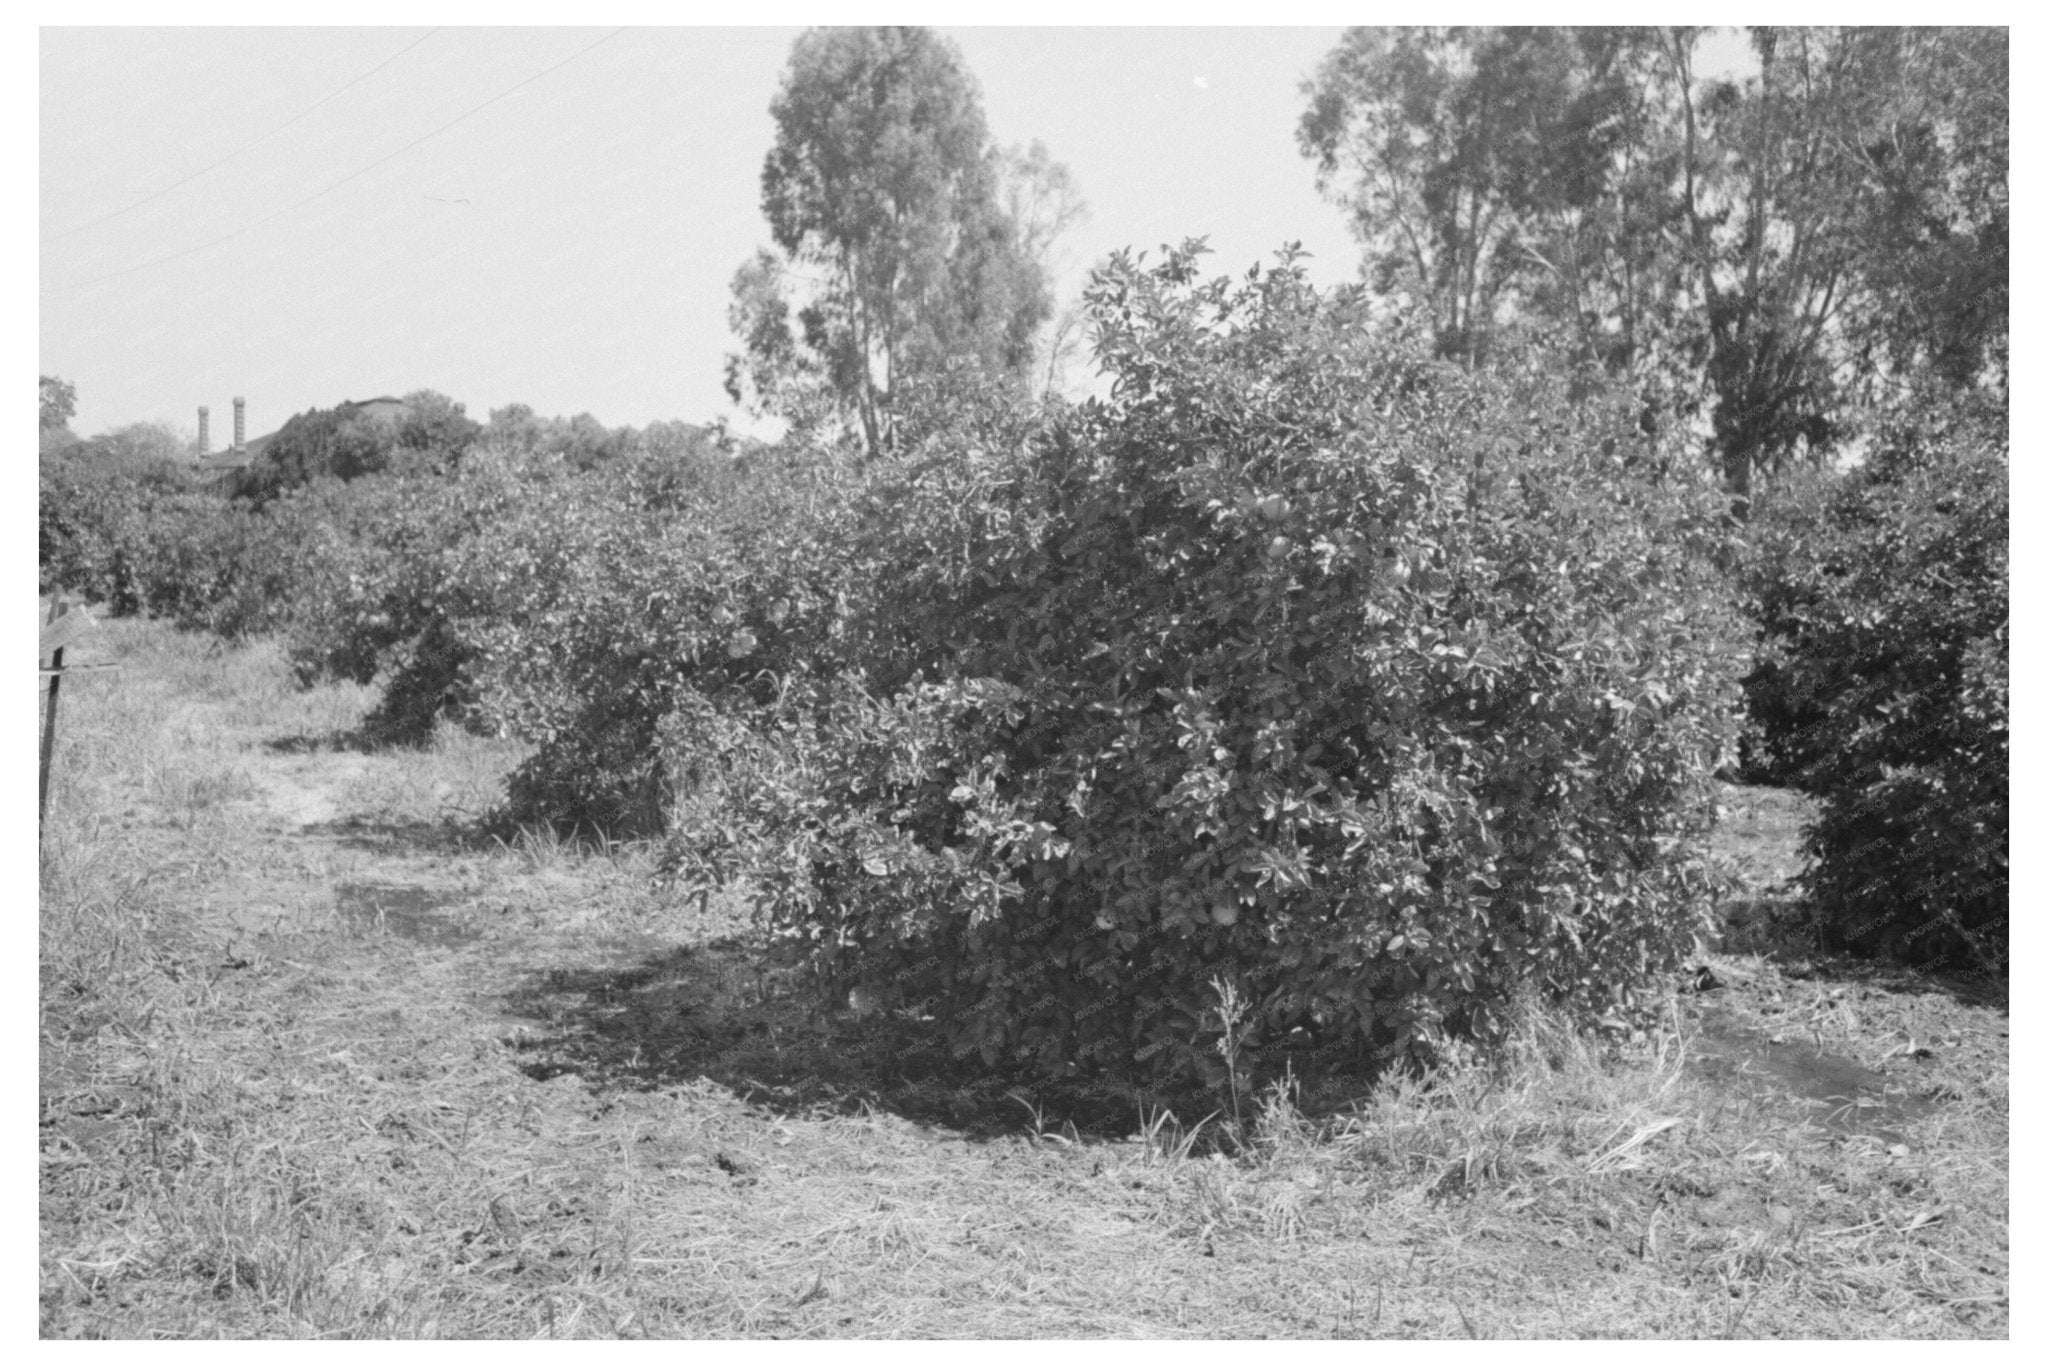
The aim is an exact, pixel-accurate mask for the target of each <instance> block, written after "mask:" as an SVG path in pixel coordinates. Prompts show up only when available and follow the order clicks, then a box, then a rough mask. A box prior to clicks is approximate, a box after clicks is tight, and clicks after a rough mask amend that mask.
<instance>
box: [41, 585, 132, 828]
mask: <svg viewBox="0 0 2048 1366" xmlns="http://www.w3.org/2000/svg"><path fill="white" fill-rule="evenodd" d="M92 626H93V620H92V618H91V617H89V616H87V615H86V613H85V608H83V607H80V608H78V609H77V610H75V611H74V610H72V609H71V608H70V607H69V606H68V605H67V604H66V603H65V601H64V594H63V593H62V592H61V591H60V592H59V593H57V594H56V595H55V596H54V597H52V598H51V599H50V616H49V619H48V620H47V621H45V622H44V623H43V629H42V632H41V634H40V635H39V636H38V637H37V640H36V659H37V661H38V667H37V669H36V672H37V673H38V674H39V675H41V676H42V677H45V678H48V679H49V680H50V696H49V700H48V701H47V702H45V703H44V705H43V752H42V763H41V765H40V768H39V771H38V773H37V776H36V843H37V844H39V845H40V844H41V843H42V840H43V813H44V812H46V811H48V810H49V807H50V756H51V754H53V753H54V752H55V751H56V748H57V687H58V685H59V684H61V683H62V682H63V681H64V675H65V673H67V672H70V673H77V672H78V671H79V669H80V668H84V669H87V670H93V669H110V668H116V667H119V666H117V665H112V664H86V665H82V666H74V667H73V668H71V669H70V670H66V669H65V667H64V647H65V646H66V645H69V644H70V643H71V642H72V641H74V640H76V639H78V638H79V637H80V636H82V635H84V634H85V633H86V632H87V631H89V630H91V629H92ZM45 655H48V656H49V658H50V662H49V663H48V664H47V665H44V664H42V663H41V660H42V658H43V656H45Z"/></svg>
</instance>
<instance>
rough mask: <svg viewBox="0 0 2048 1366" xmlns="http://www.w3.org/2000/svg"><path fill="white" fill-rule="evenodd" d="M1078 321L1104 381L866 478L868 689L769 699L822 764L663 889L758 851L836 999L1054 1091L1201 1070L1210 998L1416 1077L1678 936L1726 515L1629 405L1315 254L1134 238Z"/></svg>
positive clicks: (862, 631)
mask: <svg viewBox="0 0 2048 1366" xmlns="http://www.w3.org/2000/svg"><path fill="white" fill-rule="evenodd" d="M1090 302H1091V307H1092V309H1093V313H1094V322H1095V327H1096V329H1097V334H1098V337H1099V339H1100V340H1099V355H1098V360H1099V362H1100V364H1102V365H1103V366H1104V367H1105V369H1106V372H1107V373H1108V374H1109V375H1110V376H1112V377H1113V380H1114V392H1113V396H1112V397H1111V399H1110V400H1109V401H1107V402H1106V403H1091V404H1089V405H1087V406H1085V407H1083V408H1080V409H1076V410H1059V409H1055V410H1051V411H1049V412H1047V413H1046V414H1045V415H1044V416H1042V417H1040V418H1038V419H1035V420H1034V419H1032V418H1030V417H1029V416H1028V415H1024V416H1022V417H1020V418H1018V419H1017V420H1008V419H1005V420H999V421H995V422H992V423H989V424H987V425H986V427H985V429H984V430H981V431H978V432H976V431H963V432H957V433H952V434H941V435H940V436H937V437H935V438H934V439H933V440H932V441H931V442H928V443H927V445H926V447H925V448H924V449H923V450H921V451H920V452H917V453H915V454H913V455H911V456H909V457H906V458H905V459H904V461H902V462H901V463H900V464H898V465H894V466H891V467H890V468H889V470H888V471H887V473H886V475H885V476H884V477H881V478H879V479H878V482H877V484H876V486H875V488H874V489H873V490H872V492H871V493H870V495H869V496H868V514H867V515H866V516H865V517H861V518H856V519H854V520H853V522H852V525H853V526H855V527H864V528H865V531H863V532H856V533H855V534H856V535H857V536H864V537H865V538H866V539H865V540H864V542H863V543H862V545H863V548H864V549H863V552H857V553H855V554H853V555H852V556H850V557H849V558H851V559H853V560H856V561H860V562H863V563H865V564H867V565H868V566H869V568H868V569H867V570H866V571H864V578H865V581H867V582H869V583H870V584H871V588H870V590H869V592H868V593H867V594H866V597H867V602H866V603H865V605H863V606H861V607H858V608H857V609H856V616H857V617H860V618H861V620H860V621H858V622H856V623H855V625H854V627H853V628H852V629H853V634H854V635H855V636H856V637H858V639H859V642H860V643H859V645H858V647H857V648H856V650H855V654H854V658H855V660H856V661H858V662H859V663H861V664H862V665H864V666H865V669H866V672H865V674H864V675H861V674H856V673H854V672H852V671H848V672H846V673H844V674H842V675H841V676H839V677H838V678H837V679H836V680H832V681H829V682H828V683H825V684H821V685H820V686H819V687H817V688H815V689H813V690H812V692H811V695H810V698H809V703H808V705H807V706H806V707H803V708H795V707H792V706H788V705H785V707H784V709H783V711H782V712H781V713H780V715H781V724H782V725H783V726H784V727H786V728H788V729H785V730H784V731H782V732H780V734H781V735H783V736H785V737H786V736H787V735H789V734H790V733H792V732H794V733H797V734H800V736H801V740H800V742H798V743H796V744H795V745H794V747H793V748H794V751H795V752H797V753H799V754H800V755H801V756H802V757H801V762H800V763H797V764H793V765H792V764H783V765H781V766H777V765H775V764H773V763H769V762H761V763H758V764H755V765H754V766H753V767H752V768H751V769H750V771H749V776H748V777H747V779H746V781H743V782H739V783H737V784H736V785H735V786H734V788H733V789H732V790H733V793H734V796H735V808H736V809H737V810H739V811H741V812H743V813H744V817H743V819H737V820H733V821H732V822H731V823H729V824H728V825H726V826H725V827H723V828H718V829H685V830H683V831H681V832H679V834H678V837H677V838H676V840H675V841H674V843H673V845H672V851H671V862H672V865H673V867H674V868H675V870H676V872H677V874H678V875H679V876H681V877H683V878H685V879H694V878H699V877H707V876H715V875H719V874H730V873H732V872H735V871H738V870H740V869H742V868H743V869H744V870H745V871H746V872H747V873H748V874H749V876H750V877H751V879H752V884H751V885H753V886H754V887H755V888H756V889H757V890H758V892H759V894H760V895H761V897H762V899H763V901H764V903H765V904H766V906H767V908H768V912H769V915H770V918H771V923H772V924H773V925H774V926H775V927H777V928H778V929H779V930H781V931H782V932H783V934H784V935H785V936H787V937H788V939H789V941H790V942H791V943H793V944H794V945H796V946H798V947H799V948H800V950H801V951H802V952H804V953H806V954H807V955H808V956H809V958H810V961H811V962H812V964H813V965H814V966H815V967H816V968H818V969H819V970H820V972H821V973H822V974H823V976H824V977H825V979H826V980H827V981H828V982H829V983H830V984H832V986H833V987H834V988H835V989H838V990H846V989H849V988H858V989H859V991H860V993H861V998H862V999H863V1000H873V1001H877V1002H880V1003H883V1004H887V1005H892V1006H895V1007H899V1008H901V1009H903V1010H905V1011H908V1012H911V1013H912V1014H914V1015H929V1016H933V1017H936V1019H937V1020H938V1021H939V1022H940V1023H941V1026H942V1027H943V1028H944V1029H945V1030H947V1031H948V1033H949V1036H950V1038H951V1039H952V1042H953V1045H954V1047H955V1048H956V1049H957V1050H958V1051H959V1052H961V1053H976V1054H979V1055H980V1056H981V1057H983V1058H985V1059H988V1060H991V1061H993V1060H996V1059H999V1058H1004V1059H1011V1060H1024V1061H1028V1062H1030V1063H1032V1064H1034V1065H1036V1066H1038V1067H1040V1068H1043V1069H1045V1070H1046V1071H1048V1072H1051V1073H1055V1074H1057V1073H1060V1072H1063V1071H1067V1070H1069V1069H1074V1068H1094V1067H1100V1066H1114V1067H1118V1068H1124V1067H1129V1066H1132V1065H1137V1066H1140V1067H1143V1068H1149V1069H1152V1070H1155V1071H1161V1072H1183V1073H1184V1072H1187V1071H1190V1070H1193V1071H1203V1070H1207V1069H1210V1068H1212V1067H1213V1066H1215V1065H1216V1055H1215V1052H1214V1050H1213V1049H1211V1048H1210V1047H1209V1046H1208V1045H1209V1043H1210V1042H1211V1039H1212V1038H1213V1035H1211V1034H1210V1033H1209V1032H1208V1025H1207V1024H1205V1019H1206V1018H1207V1017H1206V1016H1205V1003H1207V1002H1210V1001H1212V1000H1213V988H1212V983H1213V982H1217V981H1222V982H1227V983H1229V984H1230V985H1232V986H1234V987H1235V988H1236V990H1237V991H1238V993H1239V995H1240V996H1241V997H1243V998H1244V999H1246V1000H1248V1001H1250V1002H1251V1003H1252V1006H1251V1014H1250V1017H1249V1020H1248V1021H1247V1025H1246V1027H1247V1029H1248V1031H1249V1034H1248V1037H1249V1039H1250V1040H1251V1042H1252V1044H1253V1045H1255V1046H1258V1045H1269V1044H1274V1043H1277V1042H1278V1041H1280V1040H1281V1039H1282V1038H1283V1037H1285V1036H1286V1035H1287V1034H1288V1032H1289V1031H1290V1030H1291V1029H1293V1028H1295V1027H1297V1026H1299V1027H1304V1028H1306V1029H1308V1030H1310V1031H1312V1032H1313V1033H1314V1035H1315V1036H1316V1037H1317V1038H1319V1039H1320V1040H1321V1041H1322V1042H1324V1043H1325V1044H1327V1045H1330V1046H1334V1047H1337V1048H1343V1049H1350V1048H1379V1049H1387V1050H1391V1051H1393V1052H1394V1053H1404V1052H1408V1051H1411V1050H1419V1049H1423V1048H1426V1047H1427V1046H1428V1045H1429V1044H1430V1043H1431V1042H1432V1041H1435V1040H1439V1039H1442V1038H1443V1037H1444V1036H1446V1035H1447V1034H1453V1033H1462V1034H1471V1035H1475V1036H1478V1037H1482V1038H1487V1037H1493V1036H1496V1035H1497V1034H1498V1033H1499V1031H1500V1030H1501V1028H1502V1026H1503V1024H1504V1021H1505V1018H1506V1014H1505V1011H1506V1007H1507V1004H1508V1002H1509V1001H1510V999H1511V998H1512V997H1513V996H1514V995H1515V994H1516V993H1517V992H1520V991H1524V990H1529V991H1535V992H1540V993H1544V994H1548V995H1551V996H1554V997H1557V998H1560V999H1563V1000H1567V1001H1571V1002H1575V1003H1577V1004H1578V1005H1580V1006H1583V1007H1585V1008H1587V1009H1589V1010H1590V1009H1598V1008H1601V1007H1603V1006H1606V1005H1609V1004H1611V1003H1613V1002H1615V1001H1616V1000H1619V999H1624V998H1626V997H1627V996H1628V994H1629V992H1630V990H1631V989H1632V988H1633V987H1634V986H1636V985H1637V984H1639V983H1641V982H1642V980H1643V977H1644V974H1645V973H1646V972H1648V971H1649V970H1651V969H1653V968H1656V967H1659V966H1662V965H1665V964H1668V963H1670V962H1672V961H1673V960H1674V958H1675V956H1676V955H1677V954H1679V953H1680V952H1682V951H1684V950H1685V949H1686V948H1688V947H1689V946H1690V945H1691V943H1692V939H1691V932H1692V930H1693V928H1694V923H1695V918H1696V916H1697V915H1698V908H1699V906H1700V905H1701V904H1703V903H1702V901H1701V899H1700V896H1699V891H1700V886H1701V876H1702V874H1701V871H1700V866H1699V864H1698V862H1697V861H1696V858H1695V850H1694V847H1693V840H1694V837H1696V836H1697V835H1698V834H1699V832H1700V823H1701V817H1702V814H1703V813H1704V812H1705V811H1706V810H1707V802H1706V801H1705V798H1704V795H1703V784H1705V783H1706V781H1707V780H1708V777H1709V775H1710V774H1711V772H1712V771H1713V767H1714V765H1715V763H1716V762H1717V760H1718V757H1719V755H1720V752H1721V750H1722V748H1723V746H1724V744H1725V742H1726V739H1727V736H1726V734H1725V729H1726V722H1725V719H1724V718H1725V717H1726V716H1727V715H1728V712H1729V706H1730V701H1731V687H1732V685H1731V679H1730V672H1729V670H1730V662H1729V660H1730V656H1729V653H1728V651H1727V649H1726V641H1727V640H1728V639H1729V632H1730V630H1731V629H1732V621H1731V618H1730V616H1729V613H1728V612H1727V611H1726V610H1725V609H1723V608H1720V607H1717V606H1715V605H1714V604H1715V602H1716V601H1717V597H1718V596H1724V595H1721V594H1717V593H1716V591H1715V589H1716V587H1717V585H1716V584H1715V583H1714V581H1713V571H1711V570H1710V569H1709V568H1707V567H1706V565H1705V563H1704V560H1703V558H1702V552H1703V551H1704V550H1705V549H1706V548H1707V547H1708V546H1709V545H1710V543H1711V542H1712V540H1713V539H1714V536H1715V534H1716V533H1715V528H1716V526H1717V525H1718V517H1719V515H1720V512H1721V505H1720V503H1719V501H1718V500H1717V499H1716V498H1715V497H1714V496H1713V495H1712V494H1711V493H1710V492H1709V491H1708V490H1706V489H1703V488H1699V487H1693V486H1689V485H1687V484H1686V483H1685V482H1684V481H1682V480H1676V481H1667V482H1664V483H1662V484H1658V483H1656V482H1654V481H1653V480H1652V479H1651V478H1649V477H1647V476H1646V475H1645V474H1644V473H1643V472H1642V471H1643V470H1645V469H1647V468H1648V465H1649V463H1650V462H1647V461H1644V460H1643V459H1642V458H1643V457H1644V456H1645V455H1646V454H1647V452H1646V451H1645V450H1644V449H1643V447H1642V445H1641V442H1640V440H1639V439H1638V438H1637V437H1636V436H1635V435H1634V431H1635V429H1634V426H1633V423H1632V422H1631V421H1629V420H1628V415H1627V414H1626V412H1624V411H1617V409H1616V407H1615V406H1614V405H1611V404H1606V403H1599V402H1593V403H1581V404H1578V405H1567V404H1566V403H1564V402H1563V395H1562V393H1561V392H1560V391H1559V390H1558V389H1557V388H1556V387H1555V386H1554V385H1552V384H1551V383H1550V382H1549V381H1547V380H1545V379H1543V378H1541V377H1539V376H1534V375H1530V376H1523V377H1502V376H1494V377H1487V376H1483V375H1482V376H1475V375H1473V374H1472V373H1470V372H1467V371H1465V370H1463V369H1461V368H1458V367H1449V366H1444V365H1441V364H1438V363H1435V362H1433V361H1431V360H1429V359H1428V358H1427V357H1426V356H1422V355H1417V354H1404V353H1399V352H1392V351H1389V350H1387V349H1385V348H1384V347H1383V346H1382V345H1381V344H1380V343H1378V342H1377V341H1375V340H1373V339H1372V337H1371V334H1370V333H1369V332H1368V331H1367V330H1366V329H1363V328H1362V327H1361V326H1360V325H1359V323H1360V319H1359V318H1358V316H1357V312H1356V309H1355V307H1354V305H1353V303H1352V301H1350V300H1349V299H1348V298H1341V297H1340V298H1334V299H1333V298H1325V297H1323V296H1320V295H1319V294H1317V292H1316V291H1314V290H1313V289H1312V288H1311V287H1309V286H1308V285H1307V284H1306V282H1305V281H1304V279H1303V278H1302V275H1301V272H1300V270H1299V269H1298V267H1296V266H1295V265H1294V264H1293V263H1292V261H1291V260H1286V259H1283V261H1282V263H1281V264H1280V266H1279V267H1278V268H1277V269H1274V270H1272V271H1270V272H1267V273H1263V274H1261V273H1257V272H1255V273H1254V275H1253V277H1252V278H1250V279H1248V280H1247V281H1246V282H1244V283H1243V284H1242V285H1238V286H1233V285H1232V284H1231V282H1230V281H1228V280H1216V281H1212V282H1207V283H1204V282H1201V281H1200V280H1199V279H1198V277H1197V272H1196V269H1195V259H1194V250H1193V249H1183V250H1182V251H1179V252H1174V253H1172V254H1170V255H1169V256H1168V257H1167V259H1165V260H1164V261H1162V262H1161V263H1160V264H1159V265H1158V266H1156V267H1155V268H1152V269H1145V268H1142V267H1141V266H1140V265H1138V264H1134V263H1132V262H1131V261H1129V260H1127V259H1119V260H1118V261H1117V262H1116V263H1114V264H1113V265H1112V267H1111V268H1109V269H1108V270H1107V271H1105V272H1104V273H1102V274H1101V275H1099V276H1098V278H1097V279H1096V281H1095V283H1094V284H1093V286H1092V289H1091V295H1090ZM785 703H787V699H785ZM766 748H769V749H772V748H773V746H772V745H769V746H766ZM785 748H788V746H786V745H785Z"/></svg>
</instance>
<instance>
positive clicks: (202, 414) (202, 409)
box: [199, 403, 207, 460]
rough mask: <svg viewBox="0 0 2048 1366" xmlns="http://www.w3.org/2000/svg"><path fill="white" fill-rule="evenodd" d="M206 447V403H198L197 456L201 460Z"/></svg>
mask: <svg viewBox="0 0 2048 1366" xmlns="http://www.w3.org/2000/svg"><path fill="white" fill-rule="evenodd" d="M206 449H207V436H206V405H205V404H204V403H202V404H200V405H199V458H200V459H201V460H204V459H206Z"/></svg>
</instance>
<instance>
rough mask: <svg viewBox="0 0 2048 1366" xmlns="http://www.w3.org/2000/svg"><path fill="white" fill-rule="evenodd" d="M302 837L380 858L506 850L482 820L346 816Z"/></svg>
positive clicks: (317, 823) (314, 827) (314, 825)
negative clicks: (397, 855) (323, 840)
mask: <svg viewBox="0 0 2048 1366" xmlns="http://www.w3.org/2000/svg"><path fill="white" fill-rule="evenodd" d="M300 833H301V834H305V835H311V836H315V837H318V838H321V839H329V840H332V841H334V842H335V843H336V844H339V845H342V846H344V847H346V848H349V849H361V850H364V851H365V852H369V853H379V854H404V855H419V856H431V855H442V856H452V855H456V854H488V853H492V852H496V851H499V850H501V849H502V848H503V842H502V840H500V839H499V838H498V836H497V833H496V830H495V828H494V827H493V826H492V825H491V824H490V823H489V822H488V821H482V820H479V821H450V820H435V821H426V820H411V821H408V820H371V819H369V818H367V817H363V816H343V817H340V818H339V819H336V820H331V821H315V822H313V823H312V824H310V825H306V826H302V827H300Z"/></svg>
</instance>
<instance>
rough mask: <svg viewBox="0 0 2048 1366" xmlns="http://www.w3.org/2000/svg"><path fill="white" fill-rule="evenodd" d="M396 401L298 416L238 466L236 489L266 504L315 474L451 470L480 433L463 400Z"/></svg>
mask: <svg viewBox="0 0 2048 1366" xmlns="http://www.w3.org/2000/svg"><path fill="white" fill-rule="evenodd" d="M400 403H401V404H403V408H402V409H401V410H400V411H399V412H398V413H395V414H393V413H388V412H382V411H377V410H372V409H369V408H367V407H365V406H364V405H362V404H353V403H344V404H342V405H341V406H340V407H338V408H310V409H308V410H306V411H305V412H303V413H298V414H295V415H294V416H293V417H292V419H291V420H290V421H288V422H286V423H285V424H284V426H283V427H281V428H279V429H278V432H277V434H276V435H275V436H274V437H272V438H271V440H270V442H269V444H268V445H266V446H265V447H264V448H263V451H262V453H261V454H260V455H259V456H258V457H257V459H256V460H255V461H254V462H253V463H252V464H251V465H250V466H249V467H248V468H247V469H244V470H242V471H241V472H240V474H239V475H238V477H237V481H236V486H235V488H236V492H237V494H238V495H239V496H241V497H244V498H248V499H251V500H254V501H256V502H263V501H266V500H268V499H271V498H274V497H276V496H277V495H278V494H280V493H282V492H283V491H284V490H286V489H290V488H297V487H298V486H300V485H302V484H307V483H311V482H312V481H314V480H316V479H322V478H333V479H343V480H348V479H359V478H361V477H362V476H364V475H366V474H375V473H378V472H379V471H382V470H387V469H391V470H400V471H405V470H432V469H446V468H450V467H452V466H454V465H455V464H457V463H459V462H460V461H461V459H462V456H463V454H464V452H466V451H467V450H468V449H469V448H470V446H471V445H472V444H473V443H474V442H475V441H476V439H477V436H478V434H479V433H480V432H481V431H482V428H481V427H479V426H478V425H477V424H476V423H475V422H473V421H471V420H470V419H469V418H468V417H466V416H464V415H463V411H462V405H461V404H460V403H457V402H455V401H454V400H453V399H451V398H449V397H448V396H447V395H445V394H438V393H435V392H434V391H433V390H431V389H421V390H418V391H416V392H414V393H410V394H407V395H406V396H405V397H404V398H403V399H401V400H400Z"/></svg>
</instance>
